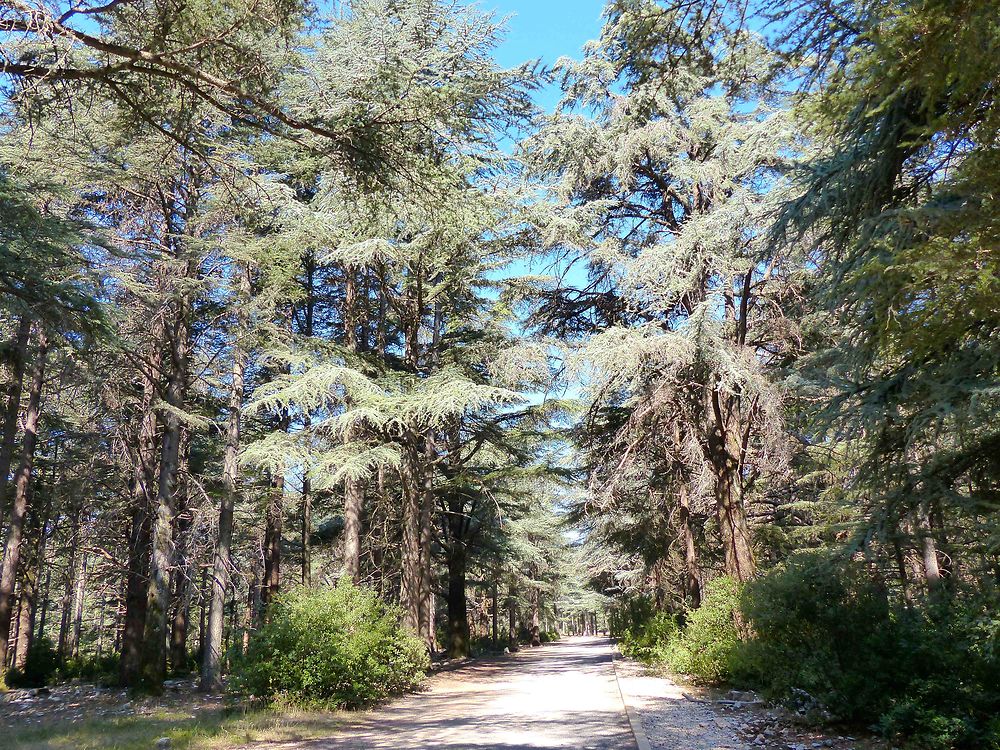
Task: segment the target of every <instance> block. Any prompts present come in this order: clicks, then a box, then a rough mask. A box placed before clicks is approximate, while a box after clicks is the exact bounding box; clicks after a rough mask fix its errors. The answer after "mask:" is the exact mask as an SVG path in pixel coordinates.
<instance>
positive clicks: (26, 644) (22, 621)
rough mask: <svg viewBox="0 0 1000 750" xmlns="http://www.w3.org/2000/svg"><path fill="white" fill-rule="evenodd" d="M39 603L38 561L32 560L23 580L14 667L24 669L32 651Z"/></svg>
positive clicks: (25, 568)
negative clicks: (36, 610)
mask: <svg viewBox="0 0 1000 750" xmlns="http://www.w3.org/2000/svg"><path fill="white" fill-rule="evenodd" d="M37 602H38V561H37V560H31V561H28V564H27V565H26V566H25V567H24V574H23V575H22V578H21V604H20V607H19V610H18V622H17V648H16V649H15V650H14V666H15V667H16V668H17V669H24V665H25V663H26V662H27V661H28V651H30V650H31V640H32V635H33V633H34V630H35V606H36V604H37Z"/></svg>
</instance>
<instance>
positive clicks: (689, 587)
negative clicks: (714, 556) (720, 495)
mask: <svg viewBox="0 0 1000 750" xmlns="http://www.w3.org/2000/svg"><path fill="white" fill-rule="evenodd" d="M681 482H682V483H681V485H680V490H679V496H678V502H679V505H680V509H679V510H680V513H679V514H678V515H679V516H680V518H679V523H680V531H681V534H680V536H681V539H680V542H681V545H682V546H683V548H684V593H685V594H686V595H687V599H688V601H689V602H690V604H691V606H692V607H694V608H695V609H697V608H698V607H700V606H701V570H700V569H699V567H698V552H697V549H696V548H695V545H694V532H693V531H692V530H691V505H690V501H689V499H688V488H687V485H686V484H685V483H683V479H682V480H681Z"/></svg>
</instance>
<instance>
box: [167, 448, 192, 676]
mask: <svg viewBox="0 0 1000 750" xmlns="http://www.w3.org/2000/svg"><path fill="white" fill-rule="evenodd" d="M190 440H191V436H190V433H189V431H188V430H186V429H185V430H182V431H181V467H180V469H179V478H178V489H177V501H176V504H177V509H178V512H177V520H176V523H175V542H174V560H175V562H174V575H173V579H174V597H173V598H174V614H173V617H172V618H171V621H170V648H169V654H170V668H171V669H172V670H173V671H174V672H180V671H182V670H183V669H184V667H185V666H186V664H187V637H188V627H189V624H190V614H191V590H192V586H191V554H192V550H191V549H190V544H189V539H188V537H189V534H190V533H191V508H190V498H189V496H188V491H189V487H188V482H187V471H188V469H187V465H188V458H189V452H190Z"/></svg>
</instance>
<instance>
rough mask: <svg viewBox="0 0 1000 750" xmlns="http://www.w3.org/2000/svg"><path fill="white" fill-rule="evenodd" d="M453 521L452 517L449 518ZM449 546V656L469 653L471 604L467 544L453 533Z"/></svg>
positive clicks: (457, 656) (461, 655)
mask: <svg viewBox="0 0 1000 750" xmlns="http://www.w3.org/2000/svg"><path fill="white" fill-rule="evenodd" d="M449 522H451V519H449ZM449 541H450V545H449V548H448V656H450V657H452V658H460V657H463V656H468V655H469V638H470V634H469V605H468V602H467V601H466V585H467V582H466V568H467V564H468V561H467V559H466V551H465V544H464V543H463V541H462V540H461V539H459V538H456V537H455V536H454V535H451V539H450V540H449Z"/></svg>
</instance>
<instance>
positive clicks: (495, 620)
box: [491, 578, 500, 648]
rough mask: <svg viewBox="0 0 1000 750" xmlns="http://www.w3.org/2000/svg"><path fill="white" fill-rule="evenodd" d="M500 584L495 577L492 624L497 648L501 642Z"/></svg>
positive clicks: (494, 643)
mask: <svg viewBox="0 0 1000 750" xmlns="http://www.w3.org/2000/svg"><path fill="white" fill-rule="evenodd" d="M499 589H500V584H499V582H498V581H497V579H496V578H494V579H493V613H492V615H493V616H492V618H491V619H492V623H491V624H492V626H493V632H492V634H491V635H492V636H493V648H496V647H497V646H498V645H499V644H500V622H499V620H500V591H499Z"/></svg>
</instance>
